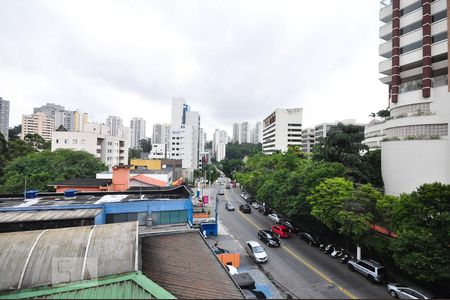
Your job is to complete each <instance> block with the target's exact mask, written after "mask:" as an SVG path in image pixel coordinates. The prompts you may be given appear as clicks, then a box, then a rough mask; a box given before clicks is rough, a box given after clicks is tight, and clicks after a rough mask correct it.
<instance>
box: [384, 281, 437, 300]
mask: <svg viewBox="0 0 450 300" xmlns="http://www.w3.org/2000/svg"><path fill="white" fill-rule="evenodd" d="M386 287H387V290H388V292H389V294H391V296H392V297H394V298H399V299H432V298H433V297H434V296H433V295H431V294H430V293H428V292H425V291H422V290H419V289H416V288H411V287H408V286H406V285H404V284H401V283H398V282H396V283H389V284H388V285H387V286H386Z"/></svg>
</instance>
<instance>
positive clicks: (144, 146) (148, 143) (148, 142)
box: [139, 138, 152, 153]
mask: <svg viewBox="0 0 450 300" xmlns="http://www.w3.org/2000/svg"><path fill="white" fill-rule="evenodd" d="M139 149H140V150H142V152H146V153H149V152H150V151H152V139H150V138H148V139H142V140H140V141H139Z"/></svg>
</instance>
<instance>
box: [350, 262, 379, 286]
mask: <svg viewBox="0 0 450 300" xmlns="http://www.w3.org/2000/svg"><path fill="white" fill-rule="evenodd" d="M348 268H349V269H350V270H351V271H354V272H359V273H361V274H362V275H364V276H365V277H366V278H367V279H368V280H370V281H372V282H383V281H384V280H385V278H386V268H385V267H384V266H382V265H381V264H380V263H378V262H376V261H374V260H371V259H367V260H357V259H356V260H349V261H348Z"/></svg>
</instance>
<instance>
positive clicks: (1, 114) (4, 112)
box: [0, 97, 9, 140]
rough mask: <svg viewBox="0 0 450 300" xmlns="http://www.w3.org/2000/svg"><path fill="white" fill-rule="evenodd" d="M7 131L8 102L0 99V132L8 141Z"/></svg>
mask: <svg viewBox="0 0 450 300" xmlns="http://www.w3.org/2000/svg"><path fill="white" fill-rule="evenodd" d="M8 130H9V101H8V100H3V98H2V97H0V132H1V133H2V134H3V136H4V137H5V139H6V140H8Z"/></svg>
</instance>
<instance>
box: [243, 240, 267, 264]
mask: <svg viewBox="0 0 450 300" xmlns="http://www.w3.org/2000/svg"><path fill="white" fill-rule="evenodd" d="M245 250H246V251H247V253H248V255H250V257H251V258H252V259H253V260H254V261H255V262H257V263H263V262H266V261H267V260H268V259H269V257H268V256H267V253H266V251H264V248H263V247H261V245H260V244H259V243H258V242H255V241H248V242H246V243H245Z"/></svg>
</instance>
